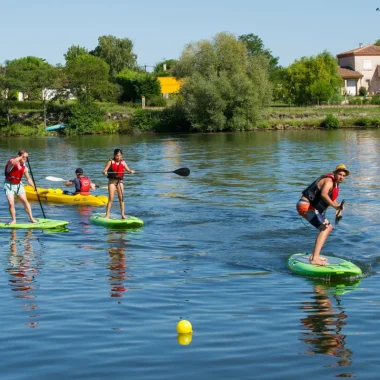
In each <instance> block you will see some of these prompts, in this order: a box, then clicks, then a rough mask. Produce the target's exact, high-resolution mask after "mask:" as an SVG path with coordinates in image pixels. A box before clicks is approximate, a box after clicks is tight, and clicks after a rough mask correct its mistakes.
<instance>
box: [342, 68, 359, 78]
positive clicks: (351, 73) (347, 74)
mask: <svg viewBox="0 0 380 380" xmlns="http://www.w3.org/2000/svg"><path fill="white" fill-rule="evenodd" d="M338 74H339V75H340V76H341V77H342V78H343V79H356V78H362V77H363V75H362V74H360V73H358V72H357V71H355V70H351V69H348V68H347V67H339V68H338Z"/></svg>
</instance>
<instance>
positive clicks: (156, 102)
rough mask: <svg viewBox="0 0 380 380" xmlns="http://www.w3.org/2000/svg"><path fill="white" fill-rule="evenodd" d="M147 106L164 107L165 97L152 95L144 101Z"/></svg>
mask: <svg viewBox="0 0 380 380" xmlns="http://www.w3.org/2000/svg"><path fill="white" fill-rule="evenodd" d="M146 105H147V106H149V107H166V99H164V98H163V97H162V96H160V95H156V96H152V97H150V98H149V99H147V101H146Z"/></svg>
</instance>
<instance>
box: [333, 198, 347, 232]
mask: <svg viewBox="0 0 380 380" xmlns="http://www.w3.org/2000/svg"><path fill="white" fill-rule="evenodd" d="M345 203H346V201H345V200H344V199H342V202H340V206H339V208H338V211H340V210H343V206H344V204H345ZM341 219H342V215H340V216H338V215H337V216H336V217H335V225H336V226H337V225H338V223H339V221H340V220H341Z"/></svg>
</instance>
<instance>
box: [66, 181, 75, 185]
mask: <svg viewBox="0 0 380 380" xmlns="http://www.w3.org/2000/svg"><path fill="white" fill-rule="evenodd" d="M65 185H66V186H72V185H73V183H72V181H66V183H65Z"/></svg>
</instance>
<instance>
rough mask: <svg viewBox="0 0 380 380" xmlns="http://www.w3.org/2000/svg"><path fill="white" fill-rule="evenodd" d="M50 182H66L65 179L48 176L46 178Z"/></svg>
mask: <svg viewBox="0 0 380 380" xmlns="http://www.w3.org/2000/svg"><path fill="white" fill-rule="evenodd" d="M45 178H46V179H47V180H48V181H55V182H61V181H66V180H65V179H63V178H59V177H52V176H47V177H45Z"/></svg>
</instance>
